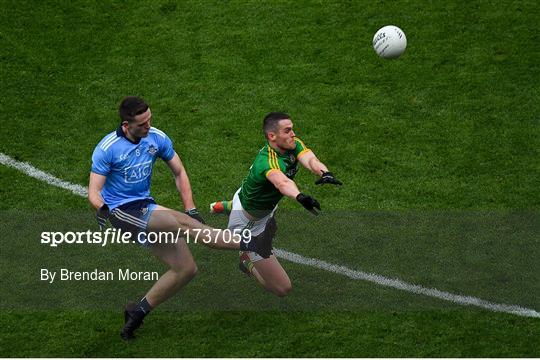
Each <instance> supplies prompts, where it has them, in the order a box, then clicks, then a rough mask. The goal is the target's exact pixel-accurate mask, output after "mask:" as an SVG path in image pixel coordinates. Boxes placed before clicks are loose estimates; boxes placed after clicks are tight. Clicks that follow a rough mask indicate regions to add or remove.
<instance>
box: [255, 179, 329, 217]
mask: <svg viewBox="0 0 540 360" xmlns="http://www.w3.org/2000/svg"><path fill="white" fill-rule="evenodd" d="M266 178H267V179H268V180H269V181H270V182H271V183H272V184H274V186H275V187H276V189H278V190H279V192H280V193H282V194H283V195H284V196H287V197H289V198H291V199H294V200H296V201H298V202H299V203H300V204H302V206H303V207H304V208H306V210H308V211H310V212H311V213H313V214H314V215H318V212H317V210H316V209H319V210H321V205H320V204H319V202H318V201H317V200H315V199H314V198H313V197H311V196H309V195H306V194H303V193H301V192H300V190H298V187H297V186H296V183H295V182H294V181H292V180H291V179H289V178H288V177H287V176H285V174H284V173H283V172H281V171H280V170H271V171H269V172H268V173H267V174H266Z"/></svg>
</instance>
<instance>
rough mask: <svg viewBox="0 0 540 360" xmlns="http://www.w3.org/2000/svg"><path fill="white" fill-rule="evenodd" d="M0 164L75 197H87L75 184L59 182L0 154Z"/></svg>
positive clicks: (85, 191) (86, 192)
mask: <svg viewBox="0 0 540 360" xmlns="http://www.w3.org/2000/svg"><path fill="white" fill-rule="evenodd" d="M0 163H1V164H3V165H6V166H9V167H12V168H14V169H17V170H19V171H22V172H23V173H25V174H26V175H28V176H30V177H33V178H34V179H38V180H41V181H45V182H46V183H47V184H49V185H53V186H56V187H59V188H62V189H66V190H69V191H71V192H72V193H74V194H75V195H79V196H83V197H87V196H88V190H87V189H86V188H85V187H83V186H81V185H77V184H72V183H69V182H67V181H64V180H61V179H59V178H57V177H54V176H53V175H51V174H47V173H46V172H44V171H41V170H39V169H36V168H35V167H33V166H32V165H30V164H28V163H25V162H21V161H17V160H15V159H12V158H11V157H9V156H7V155H5V154H3V153H0Z"/></svg>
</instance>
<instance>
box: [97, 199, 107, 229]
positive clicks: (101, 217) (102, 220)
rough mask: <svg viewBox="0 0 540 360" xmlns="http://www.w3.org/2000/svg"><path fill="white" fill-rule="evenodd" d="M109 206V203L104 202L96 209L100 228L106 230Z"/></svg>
mask: <svg viewBox="0 0 540 360" xmlns="http://www.w3.org/2000/svg"><path fill="white" fill-rule="evenodd" d="M109 215H110V212H109V207H108V206H107V204H103V205H102V206H101V207H100V208H99V209H97V211H96V220H97V223H98V225H99V230H101V231H104V230H105V229H106V228H107V219H109Z"/></svg>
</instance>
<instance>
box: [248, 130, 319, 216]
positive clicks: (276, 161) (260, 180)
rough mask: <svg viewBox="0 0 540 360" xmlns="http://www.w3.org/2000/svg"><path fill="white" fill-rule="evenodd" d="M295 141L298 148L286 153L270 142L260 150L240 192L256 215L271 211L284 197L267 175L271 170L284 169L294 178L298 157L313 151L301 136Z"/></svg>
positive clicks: (251, 211)
mask: <svg viewBox="0 0 540 360" xmlns="http://www.w3.org/2000/svg"><path fill="white" fill-rule="evenodd" d="M294 141H295V143H296V148H295V149H294V150H289V151H286V152H285V153H284V154H280V153H279V152H277V151H276V150H274V149H273V148H272V147H270V145H269V144H268V143H266V146H264V147H263V148H262V149H261V150H260V151H259V154H258V155H257V157H256V158H255V161H253V165H251V167H250V168H249V174H248V176H247V177H246V178H245V179H244V181H242V188H241V189H240V193H239V194H238V195H239V197H240V202H241V203H242V207H243V208H244V209H245V210H246V211H247V212H249V213H251V214H252V215H255V213H259V212H262V213H265V212H268V211H271V210H272V209H273V208H274V207H275V206H276V205H277V203H278V202H279V200H281V198H282V197H283V195H282V194H281V193H280V192H279V190H278V189H276V187H275V186H274V184H272V183H271V182H270V181H269V180H268V179H267V178H266V175H267V174H268V173H269V172H271V171H282V172H283V173H284V174H285V176H287V177H288V178H289V179H291V180H292V179H294V176H295V175H296V172H297V171H298V158H300V157H301V156H302V155H304V154H305V153H307V152H308V151H311V150H309V149H308V148H307V147H306V145H305V144H304V143H303V142H302V140H300V139H299V138H297V137H295V138H294Z"/></svg>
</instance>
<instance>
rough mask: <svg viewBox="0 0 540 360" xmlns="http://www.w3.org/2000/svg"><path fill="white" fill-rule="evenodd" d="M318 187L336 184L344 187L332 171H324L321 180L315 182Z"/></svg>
mask: <svg viewBox="0 0 540 360" xmlns="http://www.w3.org/2000/svg"><path fill="white" fill-rule="evenodd" d="M315 184H316V185H322V184H334V185H343V183H342V182H341V181H339V180H338V179H336V178H335V177H334V174H332V173H331V172H330V171H323V173H322V176H321V178H320V179H319V180H317V181H315Z"/></svg>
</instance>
